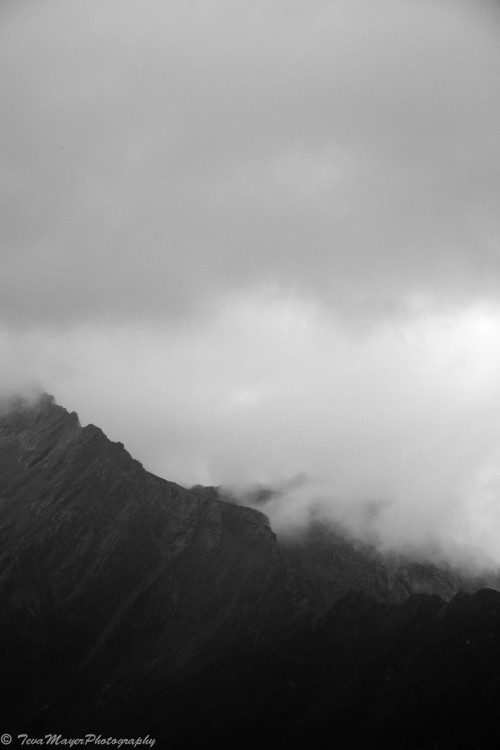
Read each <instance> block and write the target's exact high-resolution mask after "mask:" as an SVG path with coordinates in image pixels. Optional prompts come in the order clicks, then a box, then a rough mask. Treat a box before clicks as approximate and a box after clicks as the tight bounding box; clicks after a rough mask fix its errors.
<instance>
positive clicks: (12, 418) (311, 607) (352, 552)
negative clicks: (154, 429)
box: [0, 395, 500, 747]
mask: <svg viewBox="0 0 500 750" xmlns="http://www.w3.org/2000/svg"><path fill="white" fill-rule="evenodd" d="M421 568H422V564H421V563H418V564H416V563H408V562H405V565H404V566H403V570H401V566H399V568H398V565H397V564H395V566H394V568H393V569H392V570H391V569H390V568H389V567H387V565H386V564H384V563H383V561H381V560H380V559H375V557H374V556H373V555H371V554H368V553H367V552H366V550H365V549H364V548H363V546H362V545H356V544H353V542H352V541H351V540H349V539H346V538H343V537H342V536H341V534H340V533H339V532H338V529H335V528H328V527H326V526H324V525H323V526H321V525H320V526H311V527H310V528H309V529H308V531H307V533H306V534H305V536H304V537H303V538H302V541H301V542H300V541H298V540H294V541H292V542H290V541H288V542H287V541H286V540H284V539H280V538H277V536H276V534H275V533H274V532H273V530H272V529H271V527H270V525H269V521H268V519H267V517H266V516H265V515H264V514H263V513H261V512H260V511H259V510H256V509H253V508H246V507H243V506H239V505H235V504H234V503H231V502H226V501H224V500H222V499H220V498H218V497H217V496H215V494H214V491H213V488H206V489H204V488H195V489H194V490H189V489H186V488H183V487H181V486H180V485H177V484H175V483H173V482H169V481H168V480H164V479H161V478H159V477H156V476H155V475H153V474H151V473H149V472H147V471H146V470H145V469H144V467H143V466H142V464H141V463H140V462H138V461H136V460H135V459H133V458H132V457H131V456H130V454H129V453H128V452H127V451H126V449H125V448H124V446H123V444H121V443H113V442H111V441H109V440H108V439H107V437H106V436H105V435H104V433H103V432H102V431H101V430H100V429H99V428H98V427H95V426H94V425H88V426H86V427H82V426H81V425H80V423H79V420H78V416H77V415H76V414H75V412H71V413H69V412H67V411H66V410H65V409H64V408H63V407H61V406H58V405H57V404H55V401H54V399H53V398H52V397H50V396H47V395H45V396H43V397H42V398H41V399H40V400H39V401H38V402H36V403H34V404H33V403H31V404H26V403H24V402H22V401H18V402H13V403H12V404H11V405H10V406H9V408H7V409H6V408H5V407H4V408H3V410H2V415H1V416H0V596H1V597H2V602H3V611H2V614H1V616H0V659H1V664H2V668H3V675H4V679H5V686H6V687H5V690H4V694H3V695H2V701H3V711H4V718H5V721H8V725H9V726H10V727H15V728H17V729H19V731H23V730H24V728H25V727H26V726H27V725H29V726H32V727H35V728H37V729H39V730H41V729H43V728H47V731H50V732H52V731H54V730H55V729H57V730H58V731H61V730H65V731H66V732H67V733H70V732H75V731H77V730H80V731H81V732H83V733H85V731H88V728H89V722H91V723H92V726H93V727H100V728H102V729H103V730H109V731H111V730H113V731H114V732H115V734H116V733H117V730H118V729H120V731H124V728H127V729H129V728H130V729H134V730H136V731H138V732H139V731H140V732H142V731H143V730H148V731H149V733H150V734H151V731H150V728H151V727H154V728H155V731H157V733H158V734H159V735H163V736H164V738H168V739H169V740H172V739H175V738H176V737H179V736H180V735H182V733H183V732H186V731H187V729H186V725H187V724H189V722H190V718H189V717H190V716H192V715H194V716H196V717H197V719H196V721H195V722H194V724H193V727H191V729H190V730H189V731H191V730H192V731H193V732H194V733H195V735H196V733H198V735H199V736H202V735H201V734H200V733H205V735H206V736H207V737H208V738H211V739H210V741H211V742H212V741H213V744H214V746H215V745H218V746H220V741H222V739H224V738H226V739H227V740H228V742H229V735H231V734H232V736H233V740H232V744H233V745H235V742H234V736H235V735H238V737H239V739H238V742H239V743H240V744H239V745H237V746H242V747H243V746H246V745H245V742H246V741H247V740H245V739H244V737H243V734H242V733H244V734H245V737H246V738H247V739H248V742H250V738H252V737H253V738H254V740H257V739H258V737H257V735H259V742H261V743H262V737H261V736H260V729H259V727H253V728H252V718H251V717H252V715H254V714H255V715H256V716H259V717H260V719H259V721H260V723H261V725H262V727H263V726H267V727H268V732H269V734H268V739H269V741H270V742H271V738H274V741H275V739H276V736H277V735H278V734H279V732H280V729H279V726H278V724H279V722H278V724H277V723H276V721H275V719H274V718H273V715H272V712H270V711H269V705H274V707H275V709H276V711H277V712H278V714H279V712H280V711H281V712H283V713H284V714H285V715H286V716H287V717H288V719H287V720H288V722H289V724H290V727H292V726H295V727H296V729H297V732H298V733H299V734H300V733H304V732H305V733H306V734H307V733H308V732H310V731H311V729H310V726H311V721H312V719H311V716H316V715H317V711H318V709H315V708H313V706H312V704H311V700H313V701H314V700H316V701H319V703H320V704H321V701H322V700H323V699H322V698H321V696H320V693H318V685H322V686H323V687H322V690H323V689H324V690H326V693H328V694H330V693H331V695H332V701H333V702H334V703H335V701H337V703H339V701H340V703H342V701H343V699H342V700H341V698H340V695H341V687H342V685H341V684H337V682H338V681H337V682H336V679H337V678H335V676H334V672H335V669H336V668H337V667H338V666H339V665H340V664H344V663H345V665H346V666H345V669H346V670H348V669H349V660H350V663H351V668H352V667H354V668H355V673H356V674H358V681H357V682H356V680H355V681H354V682H353V683H352V685H351V688H350V690H352V692H353V695H354V694H355V696H358V697H354V698H353V702H352V706H356V705H358V703H359V700H360V699H361V698H360V695H362V694H365V693H366V691H367V690H368V693H369V691H370V689H371V688H369V684H371V682H370V680H372V678H371V677H370V674H371V672H370V670H371V669H372V667H371V666H370V664H372V658H371V657H370V658H366V659H365V661H366V664H365V663H360V662H359V656H356V653H357V652H359V653H363V654H366V649H365V647H364V646H363V643H364V642H365V641H366V642H367V643H371V644H373V650H374V654H375V656H374V657H373V658H375V660H376V663H377V664H379V665H381V666H380V669H382V667H383V668H384V669H393V667H392V666H391V665H390V664H389V666H387V665H386V661H387V658H389V657H388V656H387V654H390V653H392V652H391V648H393V649H396V650H397V649H398V648H400V649H402V650H403V651H405V650H406V652H408V655H409V656H408V657H407V658H410V657H411V659H416V662H415V664H417V663H418V654H417V656H415V655H414V654H413V651H412V649H413V646H412V645H411V644H412V642H413V640H415V638H416V642H417V643H419V644H420V647H421V649H423V650H424V651H425V648H427V646H426V642H421V641H420V640H419V636H418V633H419V632H420V630H421V627H423V625H422V622H424V621H425V623H426V625H425V628H428V629H429V632H430V633H431V634H433V635H432V637H435V638H437V639H438V640H439V638H440V637H441V635H440V634H441V632H442V628H441V625H440V622H441V620H440V619H439V617H440V616H441V619H443V618H444V621H445V622H446V623H448V622H451V623H452V625H450V628H451V629H453V628H454V627H455V621H457V622H458V621H459V625H460V627H462V625H461V624H460V623H462V621H463V622H465V620H467V618H469V619H470V616H469V615H470V611H472V610H471V607H472V608H473V607H474V606H476V605H474V602H475V601H476V600H475V599H474V598H473V596H475V595H472V594H470V593H469V594H467V593H463V594H458V598H457V592H459V591H460V590H462V589H463V588H464V582H463V580H462V579H460V577H457V576H454V574H452V573H450V572H449V571H440V570H439V569H438V568H436V567H432V566H431V567H430V568H429V567H428V566H427V567H426V566H423V568H424V570H423V571H422V570H421ZM398 571H399V572H398ZM398 576H399V578H398ZM405 576H406V579H405ZM405 581H406V582H405ZM477 584H478V581H476V583H474V582H473V581H470V582H469V587H470V589H471V590H473V589H474V586H476V585H477ZM418 588H420V589H424V590H425V591H427V593H415V589H417V590H418ZM429 593H430V594H431V595H430V596H429ZM492 593H493V597H494V601H496V598H495V597H498V599H499V600H500V594H497V593H496V592H492ZM438 594H439V596H438ZM486 596H488V595H486ZM415 597H416V598H415ZM419 597H420V598H419ZM460 597H462V598H460ZM463 597H466V598H465V599H464V598H463ZM471 597H472V598H471ZM445 600H451V603H450V604H446V602H445ZM477 601H480V600H479V599H478V600H477ZM481 601H482V600H481ZM492 601H493V600H492ZM471 602H472V603H471ZM417 604H418V606H417ZM450 607H451V609H450ZM460 607H462V609H460ZM483 608H484V607H483ZM481 611H482V610H481ZM496 612H497V610H496V609H495V606H493V607H492V609H491V612H490V611H489V610H488V612H486V610H485V612H484V613H483V614H481V616H480V617H479V621H480V622H479V625H478V626H477V627H480V628H483V626H484V629H485V632H488V628H489V627H490V626H491V627H492V625H491V623H490V620H491V621H492V622H493V621H495V622H496V619H495V618H496V617H497V614H496ZM346 613H347V614H348V616H347V619H346ZM349 613H350V614H349ZM384 613H385V614H384ZM405 613H406V614H405ZM440 613H444V614H442V615H441V614H440ZM422 618H423V619H422ZM481 618H482V619H481ZM483 620H484V622H483ZM349 623H350V624H349ZM356 623H358V625H356ZM391 623H392V624H391ZM419 623H420V624H419ZM353 624H354V627H353ZM447 627H448V626H447ZM457 627H458V626H457ZM440 628H441V629H440ZM388 633H389V635H390V638H389V636H388ZM404 633H407V635H404ZM363 634H364V635H363ZM408 634H409V635H410V636H411V637H409V635H408ZM445 636H446V633H445ZM443 637H444V636H443ZM388 638H389V641H390V643H389V642H388V641H387V639H388ZM384 639H385V640H384ZM445 642H446V638H445ZM315 643H316V644H317V646H316V645H315ZM491 643H492V644H496V640H495V639H493V641H491ZM321 644H322V645H321ZM391 644H392V645H391ZM394 644H395V645H394ZM398 644H400V645H399V646H398ZM401 644H402V645H401ZM320 646H321V647H320ZM495 647H496V645H495ZM446 648H447V647H446ZM321 649H323V652H324V653H323V654H322V653H321ZM332 649H333V652H334V653H335V654H337V656H336V657H335V659H336V660H337V661H336V662H335V659H334V660H333V661H332V659H331V658H330V657H329V656H328V657H327V658H326V663H327V664H329V665H330V667H329V668H328V669H327V672H326V673H325V671H324V665H323V661H324V658H325V655H327V654H328V653H329V652H330V651H331V650H332ZM344 650H345V651H346V654H349V658H347V656H346V658H345V659H344V657H342V656H341V654H342V652H343V651H344ZM376 654H378V656H376ZM405 658H406V657H405ZM450 658H451V657H450ZM391 659H392V657H391ZM389 661H390V659H389ZM412 663H413V662H412ZM304 664H305V665H307V664H309V666H308V667H307V668H305V667H304ZM335 664H337V667H335ZM301 665H302V666H301ZM304 669H305V670H306V671H305V672H304ZM332 669H333V672H332ZM377 669H379V667H377ZM415 669H417V667H415ZM417 672H418V670H417ZM285 673H286V674H285ZM296 673H297V674H299V675H302V677H301V678H300V680H302V682H303V683H304V685H305V686H306V688H304V690H305V692H304V690H302V692H301V695H302V696H303V700H304V705H305V708H304V711H302V710H299V709H297V710H295V709H294V708H293V707H294V706H295V703H294V700H295V699H293V700H292V702H291V703H290V701H289V697H286V696H288V694H289V692H290V690H291V691H292V693H293V692H294V691H295V688H290V687H287V685H288V683H292V684H293V685H296V684H298V682H297V679H298V678H296ZM290 674H291V675H292V677H290V676H289V675H290ZM412 674H413V673H412ZM283 675H284V676H283ZM294 675H295V676H294ZM345 679H346V680H347V677H345ZM405 679H406V678H405ZM325 680H326V683H325V682H324V681H325ZM347 682H348V683H349V684H351V682H350V678H349V680H347ZM335 686H336V687H335ZM283 691H285V692H284V693H283ZM329 691H330V693H329ZM339 691H340V692H339ZM299 692H300V691H299ZM358 693H359V695H358ZM307 695H309V696H311V699H307V700H306V697H307ZM283 696H285V697H283ZM422 700H423V701H424V703H425V695H424V696H423V697H422ZM266 701H267V702H266ZM269 701H270V703H269V705H268V702H269ZM167 704H168V705H171V706H173V707H175V711H174V714H175V716H173V717H171V718H170V719H169V721H167V722H165V720H164V719H162V715H163V714H162V711H163V708H162V707H163V706H164V705H167ZM226 705H227V706H229V705H230V706H231V707H232V708H231V711H232V712H233V713H232V715H231V716H230V717H229V716H228V715H227V713H226V712H225V711H224V710H223V707H224V706H226ZM245 705H247V706H248V707H250V709H249V710H250V713H249V712H248V711H247V709H245ZM339 705H340V704H339ZM342 705H344V704H343V703H342ZM325 710H326V709H325ZM193 711H194V714H193ZM343 711H344V713H345V714H346V716H351V715H352V711H351V714H349V711H348V707H346V706H344V708H343ZM320 713H321V712H320ZM323 713H324V712H323ZM322 716H323V714H322ZM370 716H371V717H372V718H371V719H370ZM372 720H373V715H372V714H370V713H368V714H366V722H368V724H367V727H368V726H369V725H370V721H372ZM321 722H323V724H324V723H325V722H327V717H326V714H325V715H324V716H323V718H322V719H321V720H320V724H321ZM343 726H344V729H343V730H342V731H343V732H344V735H343V736H344V738H348V737H350V733H351V728H350V727H349V722H347V723H345V724H344V725H343ZM262 727H261V728H262ZM244 728H245V729H244ZM386 729H387V727H386ZM290 731H291V730H290ZM363 731H365V730H364V729H363ZM367 731H368V730H367ZM384 731H386V730H384ZM387 731H388V730H387ZM360 732H361V729H360ZM179 733H180V735H179ZM256 733H257V734H256ZM353 736H354V735H353ZM359 736H360V737H361V735H359ZM290 737H291V735H290ZM346 741H347V740H346ZM350 741H351V740H350V739H349V742H350ZM360 741H361V740H360ZM248 746H250V745H248Z"/></svg>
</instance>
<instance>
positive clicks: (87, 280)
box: [0, 0, 500, 552]
mask: <svg viewBox="0 0 500 750" xmlns="http://www.w3.org/2000/svg"><path fill="white" fill-rule="evenodd" d="M0 20H1V24H0V101H1V102H2V105H1V106H2V118H1V128H2V138H1V140H0V163H1V170H0V195H1V202H0V210H1V212H2V217H1V222H0V242H1V245H0V248H1V250H0V252H1V262H2V267H1V271H2V272H1V274H0V355H1V363H2V364H1V368H2V369H1V382H2V384H3V387H4V388H5V389H12V388H15V387H17V386H19V385H23V384H25V383H27V382H34V381H36V382H43V385H44V387H45V388H46V389H47V390H50V391H52V392H53V393H54V394H55V395H56V397H57V398H58V400H59V401H60V402H62V403H64V404H65V405H67V406H68V408H70V409H76V410H78V411H79V412H80V414H81V417H82V420H83V421H87V420H92V421H95V422H96V423H98V424H100V425H101V426H102V427H103V428H104V429H105V430H106V431H107V432H108V433H109V434H110V436H111V437H113V438H114V439H117V440H118V439H119V440H123V441H124V442H125V443H126V444H127V446H128V447H129V449H130V450H131V451H132V452H134V453H135V454H136V455H137V456H138V457H139V458H140V459H141V460H143V462H144V463H145V464H146V465H147V466H149V467H150V468H152V469H154V470H155V471H157V472H159V473H162V474H164V475H166V476H169V477H170V478H173V479H178V480H180V481H183V482H185V483H190V482H196V481H205V482H217V483H218V482H226V483H227V482H238V481H240V482H252V481H282V480H284V479H286V478H287V477H289V476H292V475H293V474H295V473H296V472H298V471H302V470H304V471H306V472H307V473H308V475H309V476H311V477H314V480H313V479H311V486H310V488H309V489H308V490H307V492H305V490H303V489H301V491H300V492H301V493H302V494H300V493H299V495H300V496H298V499H297V498H295V496H294V498H292V499H291V500H290V503H289V504H288V505H287V506H286V508H285V511H284V512H285V515H286V513H288V514H290V515H294V517H300V514H301V513H302V511H303V509H304V508H309V507H310V506H311V503H312V502H313V501H314V498H312V495H313V494H314V493H316V494H315V497H316V498H317V497H318V496H319V495H321V497H323V498H325V497H328V498H332V497H335V502H334V503H333V505H335V507H336V508H337V509H338V508H339V507H340V505H342V503H343V502H344V501H345V502H349V503H350V505H349V507H358V506H357V503H358V504H359V502H361V501H363V500H364V499H366V498H368V499H373V498H375V499H376V500H383V501H386V500H387V501H388V502H390V508H391V510H390V511H387V513H386V514H385V520H384V523H385V527H384V529H383V530H382V532H381V533H382V535H383V536H384V535H385V537H384V538H386V539H388V540H389V541H390V540H391V539H393V538H395V537H398V538H401V539H403V540H406V539H410V538H412V537H413V536H414V535H415V533H416V532H415V529H417V533H416V535H417V536H418V535H419V534H420V536H422V537H424V536H425V535H426V534H427V533H430V530H431V531H432V532H434V531H436V530H437V531H438V532H441V533H442V534H443V535H452V536H454V537H455V538H464V539H467V538H468V535H469V537H470V540H471V541H474V542H475V543H480V544H482V545H483V546H484V547H485V548H487V549H488V550H489V551H490V552H491V551H492V548H493V547H494V544H495V541H494V538H493V537H492V535H491V529H492V528H494V523H496V519H497V516H496V514H497V511H496V504H495V497H496V494H495V492H496V490H495V487H496V483H497V481H498V480H497V478H496V476H497V475H496V473H495V472H496V470H497V469H496V467H497V466H499V468H500V464H499V463H498V461H499V455H498V453H497V451H498V449H499V448H500V431H499V430H498V429H497V426H496V425H497V424H498V423H499V422H498V419H497V417H498V411H499V408H500V394H499V389H498V387H497V382H500V381H499V380H498V375H500V372H499V370H500V361H499V357H498V355H497V350H498V349H499V346H498V344H499V339H498V336H499V334H500V312H499V310H500V308H499V301H500V300H499V297H500V284H499V280H500V275H499V270H500V269H499V246H498V242H499V237H500V212H499V210H498V205H499V198H500V159H499V153H500V96H499V95H498V94H499V85H500V84H499V81H500V44H499V36H500V18H499V15H498V6H497V5H496V4H495V3H492V2H481V0H479V1H477V0H476V2H474V3H473V2H462V1H461V0H455V1H454V2H451V1H450V2H447V1H445V0H439V1H437V2H427V1H420V0H418V1H417V0H349V2H347V0H329V2H323V1H321V0H316V1H311V0H309V1H308V2H305V0H300V1H299V0H286V1H285V0H282V1H281V2H280V1H276V2H269V1H267V2H265V3H264V2H256V1H255V0H253V1H252V2H250V0H248V1H247V0H241V1H239V2H235V0H231V1H229V0H226V1H225V2H223V1H222V0H214V1H213V2H206V0H203V2H202V1H201V0H193V2H189V1H187V0H184V1H183V2H180V1H179V2H177V1H176V0H174V1H169V2H167V3H163V2H156V1H154V2H153V1H152V0H149V1H148V0H140V1H139V0H99V1H97V0H86V1H85V2H83V0H64V1H63V0H60V1H58V2H55V0H46V1H43V2H38V3H27V2H16V3H8V2H4V3H2V4H1V5H0ZM312 487H314V488H315V489H311V488H312ZM319 487H320V489H318V488H319ZM306 494H308V497H307V498H305V495H306ZM311 498H312V499H311ZM346 498H348V501H347V500H345V499H346ZM324 502H327V501H326V500H324ZM328 502H330V501H328ZM283 507H285V506H283ZM294 509H295V510H294ZM297 509H300V512H299V511H298V510H297ZM342 512H344V511H342ZM280 514H282V511H281V510H280V511H279V513H278V516H279V515H280ZM417 527H418V528H417ZM419 529H420V530H419ZM471 529H472V531H471Z"/></svg>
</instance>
